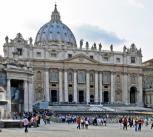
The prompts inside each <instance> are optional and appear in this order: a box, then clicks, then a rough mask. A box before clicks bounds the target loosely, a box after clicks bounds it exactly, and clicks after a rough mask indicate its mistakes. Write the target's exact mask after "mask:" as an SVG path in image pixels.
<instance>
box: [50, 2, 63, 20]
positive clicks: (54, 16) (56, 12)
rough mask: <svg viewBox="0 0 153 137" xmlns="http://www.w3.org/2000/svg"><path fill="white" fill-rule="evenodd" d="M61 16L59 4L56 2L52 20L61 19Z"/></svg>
mask: <svg viewBox="0 0 153 137" xmlns="http://www.w3.org/2000/svg"><path fill="white" fill-rule="evenodd" d="M60 19H61V17H60V13H59V12H58V10H57V5H56V4H55V8H54V11H53V12H52V15H51V21H60Z"/></svg>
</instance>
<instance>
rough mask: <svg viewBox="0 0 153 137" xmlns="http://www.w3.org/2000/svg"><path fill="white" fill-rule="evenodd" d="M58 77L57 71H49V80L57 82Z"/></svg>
mask: <svg viewBox="0 0 153 137" xmlns="http://www.w3.org/2000/svg"><path fill="white" fill-rule="evenodd" d="M58 80H59V77H58V71H56V70H53V71H51V72H50V81H51V82H58Z"/></svg>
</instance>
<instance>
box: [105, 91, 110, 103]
mask: <svg viewBox="0 0 153 137" xmlns="http://www.w3.org/2000/svg"><path fill="white" fill-rule="evenodd" d="M104 103H109V93H108V91H104Z"/></svg>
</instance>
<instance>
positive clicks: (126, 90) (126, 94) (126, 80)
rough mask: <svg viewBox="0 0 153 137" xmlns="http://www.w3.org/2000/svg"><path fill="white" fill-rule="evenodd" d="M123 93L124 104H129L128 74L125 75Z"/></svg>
mask: <svg viewBox="0 0 153 137" xmlns="http://www.w3.org/2000/svg"><path fill="white" fill-rule="evenodd" d="M122 91H123V103H124V104H126V105H127V104H128V103H129V101H128V76H127V73H124V74H123V86H122Z"/></svg>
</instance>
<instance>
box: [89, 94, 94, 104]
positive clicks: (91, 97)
mask: <svg viewBox="0 0 153 137" xmlns="http://www.w3.org/2000/svg"><path fill="white" fill-rule="evenodd" d="M90 103H94V95H90Z"/></svg>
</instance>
